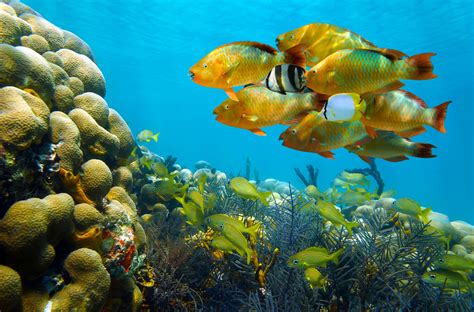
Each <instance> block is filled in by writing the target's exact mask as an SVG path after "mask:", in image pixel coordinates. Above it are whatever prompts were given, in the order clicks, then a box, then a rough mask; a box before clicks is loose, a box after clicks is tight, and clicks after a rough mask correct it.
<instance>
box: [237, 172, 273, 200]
mask: <svg viewBox="0 0 474 312" xmlns="http://www.w3.org/2000/svg"><path fill="white" fill-rule="evenodd" d="M229 185H230V188H231V189H232V190H233V191H234V192H235V193H236V194H237V195H239V196H240V197H242V198H246V199H250V200H254V201H255V200H257V199H259V200H260V201H261V202H262V203H263V204H264V205H265V206H268V200H267V197H268V196H270V195H271V194H272V192H259V191H258V190H257V187H256V186H255V185H253V184H252V183H250V182H249V181H248V180H247V179H245V178H243V177H236V178H233V179H232V180H230V184H229Z"/></svg>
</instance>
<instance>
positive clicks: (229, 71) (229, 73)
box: [222, 62, 240, 83]
mask: <svg viewBox="0 0 474 312" xmlns="http://www.w3.org/2000/svg"><path fill="white" fill-rule="evenodd" d="M239 65H240V62H236V63H235V64H233V65H232V66H230V67H229V68H227V70H226V71H225V72H223V73H222V76H224V78H225V79H226V82H227V83H229V81H230V78H231V77H232V74H233V73H234V71H235V70H236V69H237V67H239Z"/></svg>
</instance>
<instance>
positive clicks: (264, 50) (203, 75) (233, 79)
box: [189, 41, 305, 101]
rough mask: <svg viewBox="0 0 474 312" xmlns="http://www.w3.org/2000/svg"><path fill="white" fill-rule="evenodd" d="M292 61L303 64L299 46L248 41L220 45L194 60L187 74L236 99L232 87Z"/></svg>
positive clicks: (252, 80) (262, 76)
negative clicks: (284, 48) (281, 49)
mask: <svg viewBox="0 0 474 312" xmlns="http://www.w3.org/2000/svg"><path fill="white" fill-rule="evenodd" d="M281 64H294V65H298V66H301V67H303V68H304V67H305V61H304V54H303V50H302V48H301V47H294V48H292V49H290V50H288V51H286V52H278V51H277V50H275V49H274V48H272V47H271V46H268V45H265V44H262V43H258V42H251V41H242V42H234V43H229V44H225V45H222V46H220V47H218V48H216V49H214V50H213V51H212V52H211V53H209V54H208V55H206V56H205V57H204V58H202V59H201V60H200V61H199V62H197V63H196V64H194V65H193V66H192V67H191V68H190V70H189V75H190V77H191V79H192V80H193V81H194V82H196V83H197V84H199V85H202V86H205V87H211V88H219V89H224V91H225V92H226V93H227V94H228V95H229V97H230V98H232V99H233V100H234V101H237V100H238V99H237V97H236V95H235V92H234V91H233V89H232V87H234V86H243V85H247V84H251V83H257V82H260V81H262V80H263V79H264V78H265V77H266V76H267V75H268V73H269V72H270V71H271V70H272V68H273V67H275V66H277V65H281Z"/></svg>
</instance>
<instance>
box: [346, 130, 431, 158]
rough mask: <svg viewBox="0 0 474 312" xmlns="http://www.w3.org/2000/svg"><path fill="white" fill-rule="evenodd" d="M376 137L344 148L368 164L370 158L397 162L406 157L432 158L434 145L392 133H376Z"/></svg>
mask: <svg viewBox="0 0 474 312" xmlns="http://www.w3.org/2000/svg"><path fill="white" fill-rule="evenodd" d="M377 134H378V135H377V137H376V138H373V139H370V138H367V139H366V140H362V141H363V142H362V143H358V144H354V145H351V146H346V149H347V150H348V151H349V152H352V153H355V154H357V155H359V157H360V158H362V160H364V161H366V162H368V163H370V162H371V160H370V157H374V158H383V159H385V160H387V161H392V162H398V161H403V160H407V159H408V158H407V157H406V156H413V157H420V158H432V157H436V156H435V155H433V154H432V151H431V150H432V149H433V148H434V147H435V146H434V145H431V144H428V143H415V142H412V141H410V140H409V139H406V138H403V137H401V136H399V135H397V134H395V133H393V132H388V131H378V133H377Z"/></svg>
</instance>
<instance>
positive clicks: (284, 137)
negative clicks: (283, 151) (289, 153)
mask: <svg viewBox="0 0 474 312" xmlns="http://www.w3.org/2000/svg"><path fill="white" fill-rule="evenodd" d="M286 137H287V134H286V132H282V133H281V134H280V136H279V137H278V140H279V141H282V140H283V141H284V140H285V139H286ZM284 143H285V142H283V144H284Z"/></svg>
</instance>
